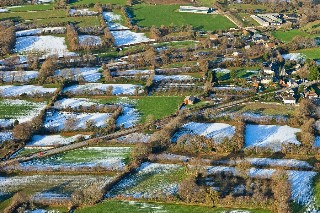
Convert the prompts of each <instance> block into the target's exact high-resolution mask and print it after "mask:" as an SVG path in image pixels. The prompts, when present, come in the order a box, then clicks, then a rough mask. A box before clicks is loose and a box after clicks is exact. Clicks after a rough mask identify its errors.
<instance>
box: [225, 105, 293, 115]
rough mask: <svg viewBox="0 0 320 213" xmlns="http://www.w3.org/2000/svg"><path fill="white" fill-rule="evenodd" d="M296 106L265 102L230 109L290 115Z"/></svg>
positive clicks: (238, 111)
mask: <svg viewBox="0 0 320 213" xmlns="http://www.w3.org/2000/svg"><path fill="white" fill-rule="evenodd" d="M294 109H295V107H294V106H288V105H275V104H264V103H259V102H257V103H250V104H247V105H245V106H236V107H233V108H231V109H230V110H229V112H237V113H243V112H248V113H257V114H263V115H285V116H290V115H292V114H293V112H294Z"/></svg>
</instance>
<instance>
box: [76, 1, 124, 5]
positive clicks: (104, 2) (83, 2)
mask: <svg viewBox="0 0 320 213" xmlns="http://www.w3.org/2000/svg"><path fill="white" fill-rule="evenodd" d="M95 3H101V4H117V5H121V6H123V5H126V3H127V1H126V0H70V5H75V6H76V5H81V4H86V5H89V4H95Z"/></svg>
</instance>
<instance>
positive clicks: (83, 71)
mask: <svg viewBox="0 0 320 213" xmlns="http://www.w3.org/2000/svg"><path fill="white" fill-rule="evenodd" d="M38 74H39V73H38V71H0V82H1V81H2V82H5V83H12V82H21V83H27V82H29V81H30V80H32V79H36V78H37V77H38ZM101 76H102V75H101V72H100V67H84V68H70V69H61V70H56V71H55V72H54V75H53V76H52V77H50V78H55V79H57V78H59V77H62V78H64V79H68V80H73V81H80V82H97V81H99V80H100V79H101Z"/></svg>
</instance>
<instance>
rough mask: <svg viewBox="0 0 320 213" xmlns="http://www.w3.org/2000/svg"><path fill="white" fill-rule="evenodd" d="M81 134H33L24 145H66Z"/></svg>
mask: <svg viewBox="0 0 320 213" xmlns="http://www.w3.org/2000/svg"><path fill="white" fill-rule="evenodd" d="M81 136H83V135H74V136H71V137H63V136H61V135H34V136H32V139H31V141H30V142H29V143H27V145H26V147H33V146H57V145H66V144H70V143H73V142H75V141H76V140H77V139H79V138H80V137H81Z"/></svg>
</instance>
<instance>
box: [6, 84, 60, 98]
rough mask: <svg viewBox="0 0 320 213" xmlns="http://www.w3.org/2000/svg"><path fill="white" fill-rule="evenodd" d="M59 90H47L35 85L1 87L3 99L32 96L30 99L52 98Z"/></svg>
mask: <svg viewBox="0 0 320 213" xmlns="http://www.w3.org/2000/svg"><path fill="white" fill-rule="evenodd" d="M56 91H57V88H45V87H43V86H35V85H22V86H13V85H8V86H0V96H1V97H20V96H30V97H45V96H51V95H53V94H54V92H56Z"/></svg>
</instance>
